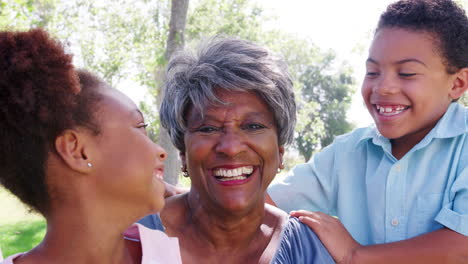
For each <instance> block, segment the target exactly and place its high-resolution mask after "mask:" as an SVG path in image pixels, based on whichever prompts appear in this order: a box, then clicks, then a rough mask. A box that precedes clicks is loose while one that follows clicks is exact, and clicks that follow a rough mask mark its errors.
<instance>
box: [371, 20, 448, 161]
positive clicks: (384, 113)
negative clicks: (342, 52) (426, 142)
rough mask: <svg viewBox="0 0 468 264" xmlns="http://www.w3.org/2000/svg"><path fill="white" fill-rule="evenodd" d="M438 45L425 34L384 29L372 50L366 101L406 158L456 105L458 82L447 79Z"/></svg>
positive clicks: (379, 33) (377, 36)
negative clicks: (453, 100)
mask: <svg viewBox="0 0 468 264" xmlns="http://www.w3.org/2000/svg"><path fill="white" fill-rule="evenodd" d="M435 40H436V39H435V38H434V37H433V36H432V35H430V34H428V33H424V32H416V31H408V30H403V29H398V28H383V29H380V30H379V31H378V32H377V33H376V34H375V37H374V40H373V42H372V46H371V48H370V50H369V58H368V59H367V62H366V68H367V73H366V77H365V79H364V82H363V85H362V96H363V98H364V101H365V102H366V106H367V109H368V110H369V112H370V114H371V115H372V117H373V119H374V121H375V124H376V126H377V128H378V130H379V132H380V133H381V134H382V135H383V136H384V137H386V138H389V139H391V140H392V148H398V147H400V146H399V144H404V146H405V147H406V148H408V149H407V150H406V151H404V153H403V154H405V153H406V152H407V151H408V150H409V149H411V148H412V147H413V146H414V145H416V144H417V143H418V142H419V141H420V140H421V139H422V138H424V136H426V135H427V133H429V131H430V130H431V129H432V128H433V127H434V126H435V124H436V123H437V121H438V120H439V119H440V118H441V117H442V115H443V114H444V113H445V111H446V110H447V108H448V106H449V104H450V102H451V101H452V99H454V98H452V97H451V96H452V93H451V91H452V88H453V87H454V83H455V81H456V78H457V77H456V74H449V73H447V70H446V66H445V65H444V63H443V59H442V57H441V56H440V55H439V52H438V50H437V48H438V47H437V46H435V44H434V43H435ZM394 154H395V153H394Z"/></svg>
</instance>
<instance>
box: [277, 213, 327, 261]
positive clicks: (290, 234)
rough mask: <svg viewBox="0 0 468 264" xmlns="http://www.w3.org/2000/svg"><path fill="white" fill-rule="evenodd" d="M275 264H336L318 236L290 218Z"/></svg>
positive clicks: (296, 220) (293, 218)
mask: <svg viewBox="0 0 468 264" xmlns="http://www.w3.org/2000/svg"><path fill="white" fill-rule="evenodd" d="M272 263H274V264H286V263H310V264H313V263H335V262H334V260H333V258H332V257H331V255H330V253H328V250H327V249H326V248H325V246H324V245H323V244H322V242H321V241H320V239H319V238H318V236H317V235H316V234H315V233H314V232H313V231H312V229H310V228H309V227H308V226H307V225H305V224H303V223H301V222H300V221H299V220H298V219H297V218H295V217H290V218H289V219H288V222H287V224H286V225H285V227H284V230H283V234H282V236H281V241H280V246H279V248H278V251H277V252H276V255H275V257H274V258H273V261H272Z"/></svg>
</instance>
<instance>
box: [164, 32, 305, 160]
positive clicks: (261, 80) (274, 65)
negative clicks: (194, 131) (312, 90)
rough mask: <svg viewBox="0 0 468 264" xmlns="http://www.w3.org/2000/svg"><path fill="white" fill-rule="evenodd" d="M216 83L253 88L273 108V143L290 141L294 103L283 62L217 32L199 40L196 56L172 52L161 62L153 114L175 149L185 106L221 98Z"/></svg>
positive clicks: (226, 87) (180, 146)
mask: <svg viewBox="0 0 468 264" xmlns="http://www.w3.org/2000/svg"><path fill="white" fill-rule="evenodd" d="M219 89H223V90H226V91H232V92H234V91H237V92H238V91H244V92H254V93H256V94H257V95H258V96H260V98H262V99H263V100H264V101H265V103H266V104H267V105H268V106H269V108H270V109H271V111H272V113H273V116H274V119H275V122H276V127H277V129H278V142H279V144H280V145H285V144H289V143H291V142H292V140H293V134H294V126H295V124H296V103H295V101H294V92H293V83H292V80H291V77H290V75H289V72H288V70H287V66H286V64H285V63H284V62H283V61H282V60H280V59H278V58H276V57H274V56H273V55H272V54H271V52H270V51H268V50H267V49H265V48H263V47H260V46H258V45H256V44H254V43H252V42H249V41H245V40H240V39H235V38H219V37H218V38H213V39H210V40H209V41H207V42H206V43H204V44H202V46H201V48H200V49H199V52H198V55H197V56H195V55H193V54H190V53H187V52H183V53H180V54H178V55H176V56H175V57H173V58H172V59H171V60H170V62H169V65H168V67H167V71H166V79H165V82H164V85H163V99H162V104H161V107H160V111H159V117H160V120H161V125H162V126H163V127H164V128H166V129H167V130H168V132H169V135H170V137H171V140H172V143H173V144H174V145H175V146H176V148H177V149H178V150H179V151H181V152H184V151H185V144H184V133H185V130H186V128H187V126H186V125H187V122H186V121H187V120H186V114H187V113H188V110H189V109H190V107H195V108H196V109H197V110H198V111H200V113H202V114H203V109H205V108H206V106H207V105H210V104H218V105H223V104H225V102H223V101H221V100H220V99H219V98H218V97H217V96H216V93H215V91H216V90H219Z"/></svg>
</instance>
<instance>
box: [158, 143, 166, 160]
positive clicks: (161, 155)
mask: <svg viewBox="0 0 468 264" xmlns="http://www.w3.org/2000/svg"><path fill="white" fill-rule="evenodd" d="M155 145H156V152H157V156H158V158H159V159H160V160H161V161H164V160H165V159H166V158H167V152H166V150H165V149H163V148H162V147H161V146H160V145H158V144H156V143H155Z"/></svg>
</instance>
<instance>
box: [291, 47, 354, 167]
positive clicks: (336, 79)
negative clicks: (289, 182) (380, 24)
mask: <svg viewBox="0 0 468 264" xmlns="http://www.w3.org/2000/svg"><path fill="white" fill-rule="evenodd" d="M323 55H324V56H323V58H322V59H320V60H317V61H316V62H315V63H314V64H309V65H307V67H306V69H305V71H304V72H303V73H301V74H300V76H299V82H300V85H302V88H301V91H300V95H301V96H302V100H303V101H305V102H307V103H309V104H310V103H312V102H313V103H315V104H314V105H312V106H309V105H308V104H307V103H305V104H302V106H301V105H300V109H299V111H306V112H307V114H301V115H299V117H300V118H305V119H306V120H301V121H300V122H303V123H305V125H304V129H303V130H301V131H297V133H298V135H297V136H296V146H297V148H298V150H299V152H300V153H301V155H302V156H303V157H304V159H305V160H309V159H310V157H311V156H312V154H313V153H314V152H316V151H317V150H320V149H321V148H323V147H325V146H327V145H329V144H330V143H332V142H333V139H334V138H335V136H337V135H340V134H344V133H346V132H349V131H351V130H352V129H353V128H354V126H353V125H352V124H351V123H350V122H348V121H347V120H346V112H347V111H348V109H349V107H350V105H351V97H352V95H353V89H352V88H353V85H354V80H353V78H352V75H351V70H350V68H349V67H346V66H342V68H340V69H338V70H333V67H332V66H333V62H334V61H335V56H334V55H333V53H324V54H323ZM311 107H314V109H313V110H314V111H311V110H310V108H311ZM317 118H318V119H320V120H321V121H322V124H323V129H322V130H321V131H314V130H315V129H319V128H320V127H318V126H317V124H318V123H317V121H316V119H317ZM298 128H301V127H298ZM320 132H322V133H320ZM310 133H312V134H315V135H317V136H318V140H317V139H316V138H314V137H312V136H311V135H310Z"/></svg>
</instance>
